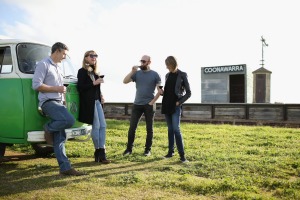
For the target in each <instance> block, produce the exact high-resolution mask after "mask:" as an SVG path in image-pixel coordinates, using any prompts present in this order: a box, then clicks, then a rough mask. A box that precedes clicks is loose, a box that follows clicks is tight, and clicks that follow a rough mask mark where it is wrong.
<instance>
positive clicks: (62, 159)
mask: <svg viewBox="0 0 300 200" xmlns="http://www.w3.org/2000/svg"><path fill="white" fill-rule="evenodd" d="M42 110H43V112H44V113H45V114H46V115H48V117H49V118H50V119H51V121H50V122H48V123H47V124H45V125H44V129H45V130H46V131H48V132H50V133H52V134H53V136H54V137H53V148H54V153H55V156H56V159H57V162H58V165H59V169H60V171H61V172H63V171H66V170H69V169H71V164H70V161H69V160H68V157H67V155H66V149H65V141H66V132H65V129H67V128H71V127H72V126H73V124H74V123H75V119H74V117H73V115H71V114H70V113H69V112H68V110H67V108H66V107H65V106H64V105H63V104H62V103H60V102H57V101H47V102H45V103H44V104H43V105H42Z"/></svg>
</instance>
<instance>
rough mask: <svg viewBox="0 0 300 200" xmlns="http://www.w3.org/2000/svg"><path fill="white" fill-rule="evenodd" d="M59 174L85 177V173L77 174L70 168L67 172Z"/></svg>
mask: <svg viewBox="0 0 300 200" xmlns="http://www.w3.org/2000/svg"><path fill="white" fill-rule="evenodd" d="M59 174H60V175H64V176H83V175H87V174H86V173H85V172H79V171H77V170H75V169H74V168H71V169H69V170H67V171H63V172H60V173H59Z"/></svg>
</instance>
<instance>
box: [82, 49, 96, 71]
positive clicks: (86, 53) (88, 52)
mask: <svg viewBox="0 0 300 200" xmlns="http://www.w3.org/2000/svg"><path fill="white" fill-rule="evenodd" d="M90 54H97V53H96V51H94V50H89V51H87V52H85V54H84V57H83V60H82V68H84V69H86V70H88V67H89V66H90V65H89V63H87V62H86V60H85V59H86V57H88V56H89V55H90ZM97 55H98V54H97ZM98 72H99V71H98V62H97V60H96V63H95V65H94V73H95V74H96V73H98Z"/></svg>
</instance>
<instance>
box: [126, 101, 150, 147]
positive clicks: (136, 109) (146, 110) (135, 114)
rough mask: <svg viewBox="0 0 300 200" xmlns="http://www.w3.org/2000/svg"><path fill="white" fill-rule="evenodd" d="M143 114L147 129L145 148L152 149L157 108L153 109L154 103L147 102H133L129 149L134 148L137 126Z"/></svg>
mask: <svg viewBox="0 0 300 200" xmlns="http://www.w3.org/2000/svg"><path fill="white" fill-rule="evenodd" d="M143 114H144V116H145V121H146V130H147V137H146V143H145V149H146V150H151V146H152V139H153V121H154V114H155V110H154V109H153V105H149V104H146V105H135V104H133V106H132V112H131V118H130V127H129V130H128V143H127V149H128V150H132V148H133V144H134V139H135V132H136V128H137V125H138V123H139V121H140V119H141V117H142V115H143Z"/></svg>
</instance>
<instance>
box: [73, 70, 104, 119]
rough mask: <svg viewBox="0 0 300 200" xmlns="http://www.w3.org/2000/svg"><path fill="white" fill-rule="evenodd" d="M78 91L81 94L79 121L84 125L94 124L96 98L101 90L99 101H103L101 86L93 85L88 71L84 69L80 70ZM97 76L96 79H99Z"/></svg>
mask: <svg viewBox="0 0 300 200" xmlns="http://www.w3.org/2000/svg"><path fill="white" fill-rule="evenodd" d="M77 78H78V82H77V90H78V92H79V117H78V120H79V121H80V122H83V123H87V124H93V119H94V109H95V96H96V91H97V90H99V91H100V92H99V100H100V101H101V90H100V85H96V86H95V85H93V81H92V80H91V78H90V76H89V75H88V71H87V70H86V69H84V68H81V69H79V70H78V74H77ZM98 78H99V77H98V75H95V79H98Z"/></svg>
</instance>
